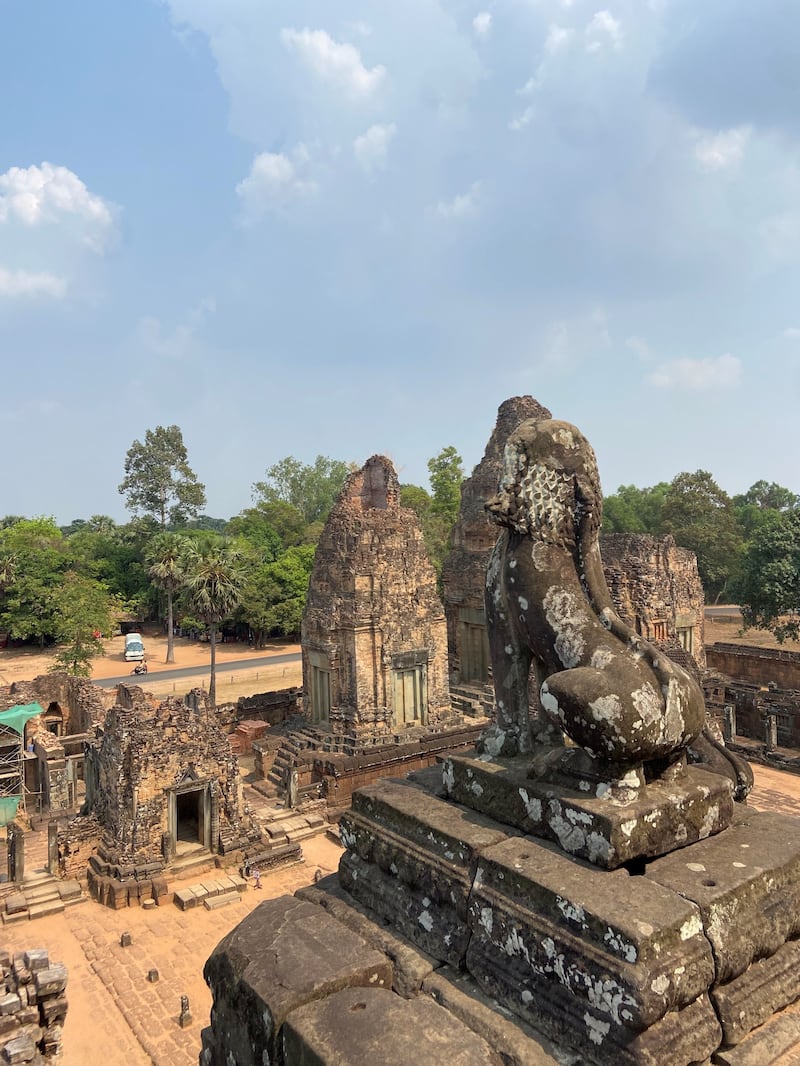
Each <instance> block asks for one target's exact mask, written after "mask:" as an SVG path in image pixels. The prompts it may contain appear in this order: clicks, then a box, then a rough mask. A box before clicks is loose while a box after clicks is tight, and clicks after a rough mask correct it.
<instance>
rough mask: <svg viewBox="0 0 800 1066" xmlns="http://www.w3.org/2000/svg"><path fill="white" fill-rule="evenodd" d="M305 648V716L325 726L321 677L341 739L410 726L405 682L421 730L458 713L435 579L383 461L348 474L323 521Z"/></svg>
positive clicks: (388, 465) (326, 714) (420, 539)
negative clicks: (343, 735)
mask: <svg viewBox="0 0 800 1066" xmlns="http://www.w3.org/2000/svg"><path fill="white" fill-rule="evenodd" d="M301 644H302V651H303V688H304V697H303V698H304V705H305V711H306V714H307V715H309V716H310V717H312V718H314V720H315V721H320V706H319V702H317V703H315V699H314V691H315V686H316V688H317V689H319V688H320V680H319V678H320V673H321V674H322V675H324V677H323V680H324V681H325V683H326V684H328V685H329V694H330V699H329V708H327V707H326V708H325V711H324V714H323V718H325V717H326V719H327V721H328V723H329V725H330V728H331V729H332V730H333V731H334V732H337V733H347V734H349V735H352V736H355V737H357V738H359V739H362V740H369V739H374V738H379V737H382V736H388V735H390V734H391V733H392V731H393V730H396V729H398V728H400V729H402V728H404V727H405V725H406V721H407V719H405V718H404V712H403V708H401V707H400V705H399V704H400V699H399V695H401V696H402V695H403V692H404V690H403V689H402V684H403V681H402V678H403V677H405V678H406V680H407V682H408V689H407V699H408V700H409V701H410V700H411V699H413V698H416V699H417V700H418V702H419V699H420V694H422V704H421V706H419V707H418V710H421V716H422V720H423V724H426V725H435V724H437V723H439V722H441V721H442V720H444V719H446V718H448V717H450V716H451V715H452V711H451V708H450V698H449V687H448V678H447V634H446V625H445V618H444V611H443V609H442V605H441V601H440V600H439V596H438V592H437V588H436V574H435V572H434V570H433V567H432V566H431V563H430V560H429V559H428V555H427V551H426V548H425V543H424V540H423V537H422V531H421V529H420V526H419V522H418V519H417V516H416V514H415V513H414V512H413V511H411V510H409V509H408V508H404V507H401V506H400V504H399V483H398V480H397V475H396V473H395V471H394V467H393V466H392V464H391V462H390V461H389V460H388V459H386V458H384V457H383V456H373V457H372V458H371V459H369V460H368V461H367V463H366V464H365V465H364V467H363V468H362V469H361V470H359V471H357V472H355V473H353V474H351V475H350V476H349V477H348V479H347V481H346V482H345V485H344V487H343V489H342V491H341V493H340V495H339V497H338V499H337V502H336V504H335V506H334V508H333V510H332V512H331V514H330V516H329V518H328V521H327V522H326V524H325V528H324V530H323V533H322V536H321V538H320V542H319V545H318V547H317V553H316V557H315V560H314V569H313V571H312V574H311V581H310V585H309V593H308V599H307V603H306V610H305V614H304V617H303V624H302V637H301ZM315 678H316V680H315ZM398 679H400V680H398ZM398 686H400V687H398ZM406 706H407V704H404V705H403V707H406ZM414 724H416V725H419V724H420V721H419V720H417V721H416V722H415V723H414Z"/></svg>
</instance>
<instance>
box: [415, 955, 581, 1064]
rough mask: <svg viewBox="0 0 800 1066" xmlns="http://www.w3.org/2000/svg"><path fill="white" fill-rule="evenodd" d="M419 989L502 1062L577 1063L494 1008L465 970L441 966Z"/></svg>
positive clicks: (503, 1012)
mask: <svg viewBox="0 0 800 1066" xmlns="http://www.w3.org/2000/svg"><path fill="white" fill-rule="evenodd" d="M422 990H423V992H425V993H426V994H427V995H429V996H431V997H432V998H433V999H434V1000H435V1001H436V1002H437V1003H438V1004H439V1005H440V1006H442V1007H445V1008H446V1009H447V1010H448V1011H449V1012H450V1014H452V1015H454V1017H456V1018H458V1020H459V1021H461V1022H463V1023H464V1025H466V1026H467V1027H468V1028H469V1029H471V1030H472V1031H473V1032H475V1033H477V1034H478V1036H481V1037H483V1039H484V1040H485V1041H486V1042H487V1043H488V1044H489V1046H490V1047H492V1048H494V1049H495V1050H496V1051H497V1052H498V1053H499V1054H500V1056H501V1058H502V1061H503V1064H504V1066H579V1060H578V1056H577V1054H576V1055H574V1056H573V1055H570V1054H569V1052H567V1051H565V1050H564V1049H563V1048H559V1049H558V1050H556V1049H555V1047H554V1046H553V1045H552V1044H551V1043H550V1041H549V1040H548V1039H547V1038H546V1037H544V1036H542V1035H541V1034H540V1033H537V1032H536V1031H535V1030H534V1029H532V1028H531V1027H530V1026H529V1025H526V1024H525V1022H523V1021H522V1019H521V1018H517V1017H515V1016H514V1015H513V1014H511V1013H510V1012H508V1011H500V1010H498V1009H497V1003H496V1001H495V1000H493V999H490V998H489V997H488V996H485V995H484V994H483V992H481V990H480V988H479V987H478V985H477V984H476V983H475V981H474V979H473V978H472V977H470V975H469V974H465V973H459V972H458V971H456V970H453V969H451V967H449V966H443V967H442V968H441V969H440V970H436V971H435V972H433V973H431V974H430V975H429V976H428V977H426V978H425V981H424V982H423V985H422Z"/></svg>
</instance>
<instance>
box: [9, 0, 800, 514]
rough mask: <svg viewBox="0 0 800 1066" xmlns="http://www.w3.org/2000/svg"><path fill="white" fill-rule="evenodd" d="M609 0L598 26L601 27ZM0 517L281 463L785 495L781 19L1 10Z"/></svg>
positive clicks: (155, 5) (504, 9)
mask: <svg viewBox="0 0 800 1066" xmlns="http://www.w3.org/2000/svg"><path fill="white" fill-rule="evenodd" d="M604 4H605V5H607V6H603V5H604ZM0 99H2V101H3V105H4V106H3V107H2V110H1V111H0V353H1V354H0V369H1V371H2V375H1V376H0V395H1V396H2V405H0V411H2V424H3V427H4V431H5V434H4V435H5V446H4V448H3V460H2V465H0V514H21V515H27V516H33V515H40V514H44V515H53V516H55V517H56V519H57V520H58V521H59V522H60V523H62V524H66V523H68V522H70V521H71V520H72V519H74V518H79V517H80V518H88V517H89V516H90V515H93V514H108V515H111V516H112V517H114V518H116V519H117V520H120V521H122V520H124V519H125V517H126V512H125V509H124V500H123V497H122V496H120V494H119V493H118V491H117V486H118V485H119V483H120V481H121V480H122V478H123V476H124V470H123V464H124V460H125V453H126V452H127V450H128V448H129V447H130V446H131V444H132V442H133V441H134V440H136V439H139V440H143V439H144V435H145V433H146V431H147V429H154V428H155V427H156V426H158V425H164V426H167V425H173V424H176V425H178V426H180V428H181V430H182V431H183V437H184V441H185V444H186V447H187V449H188V455H189V462H190V464H191V466H192V467H193V469H194V470H195V472H196V474H197V476H198V478H199V479H200V480H201V481H202V482H203V483H204V484H205V486H206V491H207V497H208V503H207V507H206V509H205V510H206V513H208V514H210V515H213V516H215V517H222V518H228V517H230V516H231V515H234V514H236V513H238V512H239V511H241V510H242V509H243V508H245V507H248V506H250V505H251V503H252V484H253V482H255V481H257V480H260V479H263V477H264V474H265V471H266V469H267V468H268V467H269V466H270V465H272V464H273V463H275V462H277V461H278V460H280V459H281V458H283V457H284V456H287V455H293V456H296V457H297V458H298V459H300V460H302V461H303V462H308V463H310V462H313V460H314V458H315V457H316V456H317V455H319V454H322V455H327V456H330V457H332V458H336V459H342V460H346V461H353V462H355V463H357V464H358V465H361V464H362V463H363V462H364V461H365V460H366V459H367V458H368V457H369V456H371V455H373V454H375V453H380V454H385V455H388V456H389V457H390V458H391V459H392V460H393V461H394V463H395V466H396V467H397V470H398V473H399V476H400V479H401V481H403V482H413V483H416V484H422V485H425V486H426V487H427V485H428V481H427V465H426V464H427V460H428V459H429V458H430V457H431V456H433V455H436V454H437V453H438V452H439V451H441V449H442V448H444V447H445V446H448V445H454V446H455V447H456V448H457V449H458V451H459V453H460V455H461V456H462V458H463V460H464V465H465V468H466V470H467V472H469V471H470V470H471V469H472V467H473V466H474V465H475V464H476V463H477V462H478V461H479V459H480V458H481V455H482V454H483V450H484V447H485V445H486V442H487V440H488V437H489V434H490V433H491V430H492V428H493V425H494V422H495V418H496V413H497V407H498V405H499V404H500V403H501V402H502V401H503V400H504V399H506V398H507V397H510V396H516V395H521V394H531V395H533V396H534V397H535V398H536V399H537V400H539V402H540V403H542V404H544V405H545V406H546V407H548V408H549V409H550V410H551V411H552V413H553V415H554V417H557V418H561V419H564V420H566V421H568V422H572V423H574V424H575V425H577V426H578V427H579V428H580V429H581V430H582V431H583V433H584V434H585V435H586V436H587V437H588V439H589V440H590V441H591V443H592V444H593V446H594V448H595V451H596V452H597V457H598V463H599V467H600V475H601V479H602V482H603V487H604V490H605V491H606V493H610V492H613V491H614V490H615V489H616V488H617V487H618V486H619V485H621V484H636V485H639V486H641V487H644V486H647V485H653V484H655V483H657V482H659V481H669V480H671V479H672V478H673V477H674V476H675V475H676V474H677V473H679V472H681V471H684V470H687V471H694V470H697V469H705V470H709V471H711V473H712V474H713V475H714V477H715V478H716V480H717V481H718V482H719V484H720V485H721V486H722V487H723V488H724V489H725V490H726V491H728V492H729V493H731V494H734V493H737V492H744V491H745V490H746V489H747V488H748V487H749V486H750V485H751V484H752V483H753V482H755V481H757V480H759V479H761V478H764V479H766V480H767V481H777V482H779V483H780V484H783V485H785V486H787V487H789V488H791V489H792V490H793V491H795V492H797V493H800V463H798V428H799V426H800V418H799V417H798V409H799V408H800V299H798V294H799V293H800V6H798V4H797V2H796V0H758V2H757V3H756V2H755V0H748V2H745V0H703V2H702V3H698V2H697V0H494V2H490V0H474V2H471V0H403V2H402V3H387V2H386V0H349V2H347V3H344V2H342V0H126V2H125V3H119V2H117V3H109V0H72V2H71V3H68V4H66V3H58V2H55V0H0Z"/></svg>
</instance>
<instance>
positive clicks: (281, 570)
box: [240, 544, 316, 648]
mask: <svg viewBox="0 0 800 1066" xmlns="http://www.w3.org/2000/svg"><path fill="white" fill-rule="evenodd" d="M315 551H316V549H315V548H314V546H313V545H308V544H304V545H301V546H299V547H294V548H288V549H287V550H286V551H285V552H283V553H282V554H281V556H280V557H279V558H278V559H275V560H274V561H273V562H269V563H264V564H263V565H261V566H258V567H256V568H255V569H254V570H253V571H252V572H251V574H250V575H249V577H248V580H247V583H246V585H245V588H244V591H243V593H242V602H241V607H240V614H241V617H242V619H243V621H245V622H247V624H248V625H249V626H250V628H251V629H252V630H253V634H254V638H255V645H256V647H258V648H260V647H263V645H264V641H265V640H266V638H267V637H268V636H270V635H272V634H277V635H280V636H291V635H294V634H297V633H299V632H300V622H301V621H302V618H303V611H304V610H305V605H306V597H307V595H308V582H309V578H310V577H311V568H312V566H313V565H314V553H315Z"/></svg>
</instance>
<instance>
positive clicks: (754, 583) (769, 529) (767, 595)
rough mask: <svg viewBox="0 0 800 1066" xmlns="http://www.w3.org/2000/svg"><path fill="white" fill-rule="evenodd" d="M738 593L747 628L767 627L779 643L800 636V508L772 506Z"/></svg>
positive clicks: (754, 542)
mask: <svg viewBox="0 0 800 1066" xmlns="http://www.w3.org/2000/svg"><path fill="white" fill-rule="evenodd" d="M736 593H737V596H738V598H739V602H740V604H741V606H742V618H743V621H744V625H745V628H751V627H752V628H754V629H765V630H767V631H768V632H770V633H772V634H774V636H775V637H776V638H777V640H778V642H779V643H783V641H784V640H787V639H791V640H797V639H800V616H798V611H800V510H790V511H777V510H773V511H772V512H771V514H770V515H769V517H768V518H767V519H766V521H765V522H764V523H763V525H762V526H761V527H760V528H759V529H758V530H756V532H755V534H754V535H753V539H752V540H751V541H750V543H749V544H748V546H747V548H746V550H745V553H744V558H743V560H742V565H741V573H740V577H739V579H738V581H737V583H736Z"/></svg>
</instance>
